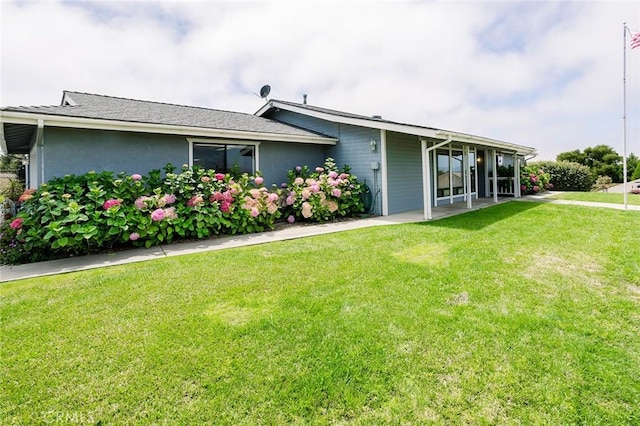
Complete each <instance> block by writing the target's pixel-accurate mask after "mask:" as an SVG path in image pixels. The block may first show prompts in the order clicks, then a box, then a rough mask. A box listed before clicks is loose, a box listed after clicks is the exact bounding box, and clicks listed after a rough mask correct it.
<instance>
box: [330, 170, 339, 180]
mask: <svg viewBox="0 0 640 426" xmlns="http://www.w3.org/2000/svg"><path fill="white" fill-rule="evenodd" d="M337 177H338V172H334V171H333V170H332V171H330V172H329V178H330V179H335V178H337Z"/></svg>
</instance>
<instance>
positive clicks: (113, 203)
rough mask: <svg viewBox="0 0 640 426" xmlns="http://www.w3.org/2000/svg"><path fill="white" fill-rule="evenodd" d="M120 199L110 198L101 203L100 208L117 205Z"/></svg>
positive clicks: (106, 208)
mask: <svg viewBox="0 0 640 426" xmlns="http://www.w3.org/2000/svg"><path fill="white" fill-rule="evenodd" d="M119 205H120V200H116V199H115V198H111V199H110V200H107V201H105V202H104V204H102V208H103V209H105V210H109V209H110V208H111V207H115V206H119Z"/></svg>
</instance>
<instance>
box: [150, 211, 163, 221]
mask: <svg viewBox="0 0 640 426" xmlns="http://www.w3.org/2000/svg"><path fill="white" fill-rule="evenodd" d="M162 219H164V210H162V209H155V210H154V211H153V212H151V220H153V221H154V222H160V221H161V220H162Z"/></svg>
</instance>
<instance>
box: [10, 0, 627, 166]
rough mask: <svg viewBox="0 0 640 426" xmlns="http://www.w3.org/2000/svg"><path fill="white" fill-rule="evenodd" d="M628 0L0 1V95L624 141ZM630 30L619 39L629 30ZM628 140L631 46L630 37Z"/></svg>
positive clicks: (555, 145)
mask: <svg viewBox="0 0 640 426" xmlns="http://www.w3.org/2000/svg"><path fill="white" fill-rule="evenodd" d="M623 22H627V24H628V26H629V28H630V29H631V30H632V32H634V33H635V32H638V31H640V1H637V0H628V1H626V0H620V1H616V0H609V1H575V2H572V1H555V2H553V1H551V2H547V1H488V0H485V1H481V0H477V1H471V0H469V1H456V0H452V1H417V0H415V1H403V0H395V1H390V0H389V1H384V0H362V1H358V0H339V1H337V0H336V1H332V0H323V1H315V0H311V1H300V0H297V1H294V0H288V1H285V0H281V1H240V0H236V1H231V0H228V1H215V0H210V1H195V0H194V1H137V2H125V1H97V2H88V1H55V0H51V1H7V0H0V26H1V30H0V32H1V33H0V34H1V48H2V56H1V60H2V62H1V67H0V70H1V73H2V74H1V76H0V80H1V85H0V106H17V105H52V104H54V105H55V104H59V102H60V100H61V97H62V91H63V90H74V91H83V92H88V93H97V94H103V95H112V96H121V97H128V98H134V99H143V100H153V101H161V102H169V103H177V104H186V105H194V106H202V107H210V108H217V109H224V110H231V111H241V112H248V113H253V112H255V111H256V110H258V109H259V108H260V107H261V106H262V105H263V100H262V99H260V98H259V97H258V96H256V95H255V92H258V91H259V90H260V87H261V86H262V85H264V84H269V85H271V87H272V90H271V95H270V98H275V99H283V100H289V101H297V102H301V101H302V95H303V93H307V94H308V100H309V103H310V104H312V105H317V106H322V107H326V108H332V109H338V110H343V111H349V112H353V113H359V114H365V115H374V114H377V115H382V116H383V117H384V118H386V119H390V120H395V121H400V122H406V123H412V124H420V125H426V126H431V127H438V128H443V129H448V130H454V131H459V132H465V133H471V134H476V135H480V136H485V137H490V138H494V139H501V140H505V141H509V142H513V143H518V144H522V145H527V146H534V147H536V148H538V151H539V153H540V157H539V158H540V159H555V156H556V155H557V154H558V153H560V152H564V151H569V150H573V149H584V148H585V147H588V146H595V145H597V144H607V145H610V146H612V147H614V148H615V149H616V150H617V151H618V152H619V153H622V149H623V148H622V146H623V142H622V141H623V132H622V129H623V125H622V111H623V107H622V105H623V102H622V93H623V90H622V87H623V86H622V80H623V79H622V77H623ZM628 39H629V37H627V41H628ZM627 98H628V100H627V127H628V138H627V146H628V151H629V152H635V153H636V154H640V48H637V49H635V50H633V51H631V50H630V49H629V48H627Z"/></svg>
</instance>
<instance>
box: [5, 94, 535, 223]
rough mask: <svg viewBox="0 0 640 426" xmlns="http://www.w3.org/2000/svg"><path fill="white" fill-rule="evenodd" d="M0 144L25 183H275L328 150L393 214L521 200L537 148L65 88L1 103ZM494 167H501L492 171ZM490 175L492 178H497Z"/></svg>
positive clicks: (294, 108)
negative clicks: (166, 169)
mask: <svg viewBox="0 0 640 426" xmlns="http://www.w3.org/2000/svg"><path fill="white" fill-rule="evenodd" d="M0 149H2V151H3V152H5V153H10V154H28V166H27V168H28V170H27V186H28V187H30V188H35V187H38V186H39V185H41V184H43V183H45V182H47V181H48V180H50V179H52V178H53V177H60V176H63V175H66V174H83V173H86V172H88V171H91V170H93V171H103V170H109V171H113V172H116V173H118V172H126V173H131V174H132V173H142V174H144V173H147V172H149V171H150V170H153V169H161V168H162V167H163V166H164V165H165V164H166V163H172V164H173V165H175V166H177V167H180V166H181V165H183V164H188V165H190V166H194V165H200V166H202V167H205V168H212V169H215V170H216V171H220V172H227V171H229V170H231V169H232V168H234V167H235V168H239V169H240V171H242V172H247V173H250V174H252V173H255V172H256V171H260V172H261V174H262V175H263V177H264V179H265V183H266V184H269V185H270V184H275V185H278V186H279V185H280V184H281V183H282V182H285V181H286V179H287V171H288V170H290V169H292V168H294V167H295V166H297V165H309V166H310V167H314V166H317V165H322V164H323V163H324V160H325V159H326V158H327V157H332V158H334V159H335V161H336V163H337V164H338V166H343V165H345V164H346V165H349V166H350V167H351V171H352V173H354V174H355V175H356V176H358V179H359V180H360V181H361V182H365V183H366V184H367V185H368V186H369V188H370V189H371V191H372V195H373V203H372V211H373V213H374V214H377V215H389V214H393V213H400V212H406V211H412V210H418V209H421V210H423V211H424V216H425V218H427V219H429V218H431V209H432V207H434V206H438V205H442V204H449V203H456V202H466V203H467V206H468V207H471V206H472V203H473V200H474V199H477V198H482V197H493V198H494V199H495V200H496V201H497V198H498V196H502V195H506V196H513V197H519V196H520V183H519V175H520V173H519V168H520V165H521V163H522V162H523V161H524V160H525V159H526V157H527V156H532V155H534V154H535V149H534V148H529V147H525V146H520V145H516V144H513V143H508V142H503V141H498V140H494V139H488V138H483V137H478V136H473V135H468V134H464V133H459V132H451V131H447V130H441V129H435V128H431V127H424V126H418V125H412V124H404V123H398V122H394V121H389V120H384V119H382V117H379V116H363V115H357V114H352V113H346V112H341V111H336V110H331V109H326V108H319V107H316V106H311V105H308V104H307V103H306V99H305V101H304V102H303V103H294V102H287V101H281V100H269V101H268V102H267V103H266V104H265V105H264V106H263V107H262V108H260V110H259V111H257V112H256V113H255V114H245V113H239V112H230V111H222V110H215V109H208V108H198V107H191V106H183V105H174V104H167V103H159V102H148V101H140V100H134V99H126V98H119V97H112V96H103V95H95V94H88V93H81V92H72V91H65V92H64V93H63V97H62V102H61V104H60V105H56V106H30V107H5V108H2V109H0ZM494 171H497V172H494ZM494 176H495V178H494Z"/></svg>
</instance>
